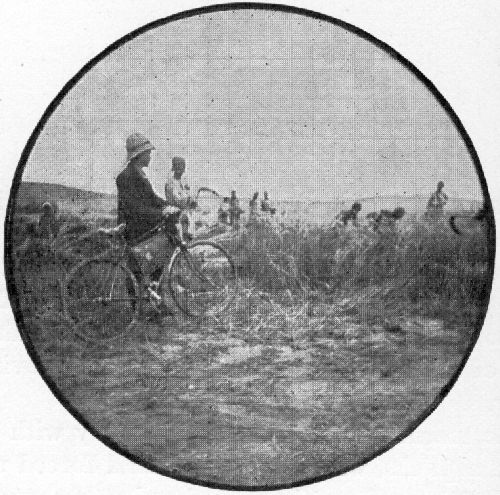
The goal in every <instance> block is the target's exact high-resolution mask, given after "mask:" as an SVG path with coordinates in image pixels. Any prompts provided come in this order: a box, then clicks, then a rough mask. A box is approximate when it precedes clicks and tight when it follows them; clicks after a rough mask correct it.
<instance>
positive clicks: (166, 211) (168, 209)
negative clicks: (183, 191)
mask: <svg viewBox="0 0 500 495" xmlns="http://www.w3.org/2000/svg"><path fill="white" fill-rule="evenodd" d="M180 211H181V210H180V208H177V206H165V208H163V210H162V212H161V214H162V215H163V216H164V217H169V216H170V215H175V214H176V213H179V212H180Z"/></svg>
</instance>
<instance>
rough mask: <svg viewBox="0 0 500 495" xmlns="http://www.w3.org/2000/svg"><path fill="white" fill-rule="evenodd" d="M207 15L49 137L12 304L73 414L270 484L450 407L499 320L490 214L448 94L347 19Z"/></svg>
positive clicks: (182, 19) (323, 465) (26, 221)
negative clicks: (493, 297)
mask: <svg viewBox="0 0 500 495" xmlns="http://www.w3.org/2000/svg"><path fill="white" fill-rule="evenodd" d="M224 9H225V10H220V8H219V10H214V9H212V10H204V11H200V12H196V13H187V14H185V15H184V16H178V17H177V18H175V19H173V20H172V19H167V20H164V21H161V22H157V23H154V24H152V25H150V26H146V27H145V28H143V29H141V30H139V31H138V32H135V33H132V34H131V35H130V36H128V37H126V38H125V39H123V40H121V41H120V42H119V43H117V44H116V45H113V46H112V47H110V48H108V49H107V50H106V51H105V52H103V53H102V54H101V55H100V56H98V57H97V58H96V59H94V60H93V61H91V62H90V63H89V65H88V66H86V67H85V68H84V70H83V71H82V72H81V73H79V74H78V75H77V76H76V77H75V79H74V80H72V81H71V82H70V83H69V84H68V85H67V86H66V87H65V88H64V90H63V91H62V93H61V95H60V96H59V97H58V98H57V99H56V100H55V102H54V103H53V105H51V106H50V107H49V109H48V111H47V113H46V114H45V115H44V117H43V118H42V120H41V124H40V126H38V127H37V129H36V130H35V132H34V133H33V137H32V140H31V141H30V143H28V146H27V148H26V152H25V154H24V155H23V157H22V159H21V163H20V166H19V169H18V174H17V176H16V178H15V180H14V186H13V189H12V195H11V201H10V204H9V212H8V216H7V223H6V227H7V237H6V239H7V246H6V247H7V249H6V261H7V263H6V266H7V279H8V286H9V293H10V297H11V302H12V306H13V309H14V312H15V315H16V319H17V322H18V325H19V328H20V330H21V334H22V336H23V339H24V341H25V343H26V346H27V348H28V350H29V352H30V354H31V356H32V358H33V359H34V360H35V362H36V363H37V364H38V365H39V369H40V370H41V371H42V372H43V375H44V378H45V379H46V381H47V382H48V384H49V385H50V386H51V388H52V390H53V391H54V392H55V393H56V394H57V396H58V397H59V398H60V400H61V401H62V402H63V403H64V405H65V406H66V407H67V408H68V409H69V410H70V411H71V412H72V413H73V414H74V415H76V416H77V417H78V418H79V420H80V421H81V422H83V423H84V424H85V426H86V427H87V428H88V429H89V430H90V431H92V433H94V434H95V435H97V436H98V437H99V438H101V439H102V440H103V441H105V442H106V443H107V444H108V445H110V446H112V447H113V448H115V449H116V450H117V451H119V452H121V453H124V454H126V455H128V456H129V457H130V458H132V459H133V460H135V461H136V462H139V463H141V464H143V465H145V466H147V467H149V468H150V469H153V470H156V471H158V472H160V473H162V474H167V475H170V476H174V477H177V478H180V479H184V480H186V481H190V482H192V483H201V484H205V485H209V486H219V487H231V488H239V489H248V488H269V489H271V488H278V487H284V486H291V485H298V484H301V483H307V482H312V481H315V480H319V479H322V478H325V477H329V476H333V475H336V474H339V473H342V472H344V471H346V470H349V469H352V468H354V467H356V466H358V465H360V464H361V463H364V462H366V461H368V460H370V459H371V458H373V457H374V456H375V455H377V454H379V453H382V452H383V451H385V450H387V449H388V448H389V447H391V446H392V445H393V444H394V443H395V442H397V441H399V440H400V439H401V438H403V437H404V436H406V435H407V434H408V433H410V432H411V431H412V430H413V429H414V428H415V427H416V426H418V424H419V423H420V422H421V421H422V420H423V419H424V418H425V417H426V416H427V415H428V414H429V413H430V412H431V411H432V410H433V409H434V408H435V407H436V406H437V404H438V403H439V401H440V400H441V398H442V397H443V396H444V395H445V394H446V392H447V391H448V390H449V387H450V386H451V385H452V384H453V382H454V380H455V379H456V377H457V375H458V373H459V371H460V369H461V367H462V366H463V365H464V363H465V360H466V359H467V356H468V355H469V353H470V351H471V349H472V347H473V345H474V343H475V341H476V339H477V337H478V332H479V330H480V328H481V325H482V322H483V319H484V316H485V312H486V309H487V304H488V299H489V292H490V287H491V278H492V273H493V257H494V252H493V246H494V222H493V214H492V210H491V203H490V200H489V196H488V193H487V189H486V182H485V179H484V177H483V174H482V171H481V168H480V164H479V160H478V157H477V156H476V153H475V151H474V148H473V146H472V143H471V142H470V139H469V138H468V136H467V134H466V132H465V130H464V129H463V127H462V125H461V124H460V122H459V120H458V118H457V117H456V115H455V114H454V113H453V111H452V110H451V108H449V105H448V104H447V102H446V100H445V99H444V98H443V97H442V96H441V95H439V93H438V92H437V90H436V89H435V88H434V87H433V86H432V83H430V82H429V81H427V80H426V79H425V77H424V76H423V75H422V74H420V73H419V72H418V70H417V69H415V68H414V67H413V66H411V64H410V63H409V62H408V61H406V60H405V59H404V58H403V57H401V56H400V55H398V54H397V53H395V52H394V51H393V50H391V49H390V48H389V47H387V46H385V45H384V44H383V43H381V42H379V41H377V40H375V39H373V38H371V37H370V36H369V35H368V34H366V33H364V32H362V31H360V30H359V29H357V28H354V27H352V26H349V25H346V24H344V23H342V22H341V21H336V20H333V19H328V18H323V17H322V16H319V15H317V16H313V15H310V14H307V15H306V13H305V12H301V11H298V10H292V9H288V8H285V7H283V8H282V9H281V8H280V10H277V9H276V8H275V9H268V8H263V7H261V8H257V7H255V8H249V7H246V8H241V7H240V8H236V9H229V7H224Z"/></svg>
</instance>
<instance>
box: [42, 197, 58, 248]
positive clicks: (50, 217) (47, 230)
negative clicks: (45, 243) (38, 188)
mask: <svg viewBox="0 0 500 495" xmlns="http://www.w3.org/2000/svg"><path fill="white" fill-rule="evenodd" d="M56 235H57V219H56V212H55V208H54V206H52V205H51V204H50V203H48V202H46V203H43V205H42V216H41V217H40V220H39V221H38V237H40V238H41V239H46V240H49V241H52V240H53V239H54V237H55V236H56Z"/></svg>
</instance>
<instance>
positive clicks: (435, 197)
mask: <svg viewBox="0 0 500 495" xmlns="http://www.w3.org/2000/svg"><path fill="white" fill-rule="evenodd" d="M443 188H444V182H443V181H439V182H438V184H437V187H436V190H435V191H434V192H433V193H432V194H431V196H430V198H429V201H428V202H427V206H426V211H425V218H427V219H429V220H432V219H434V220H435V219H439V218H441V217H442V216H443V214H444V207H445V206H446V203H447V202H448V196H447V195H446V193H445V192H444V191H443ZM361 210H362V206H361V203H359V202H355V203H353V205H352V206H351V208H350V209H349V210H344V211H341V212H340V213H339V214H338V215H337V217H336V219H337V221H338V222H339V224H340V225H343V226H347V225H349V223H351V225H355V226H357V225H358V224H359V219H358V217H359V214H360V212H361ZM405 213H406V212H405V209H404V208H403V207H401V206H398V207H396V208H395V209H394V210H385V209H382V210H380V211H378V212H377V211H373V212H370V213H368V214H367V215H366V219H367V220H368V223H369V225H370V226H371V228H372V229H373V230H374V231H379V230H380V229H381V228H383V227H389V228H394V227H395V226H396V224H397V222H398V221H399V220H401V219H402V218H403V217H404V215H405Z"/></svg>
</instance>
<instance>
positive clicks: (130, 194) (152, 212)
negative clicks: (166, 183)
mask: <svg viewBox="0 0 500 495" xmlns="http://www.w3.org/2000/svg"><path fill="white" fill-rule="evenodd" d="M116 185H117V187H118V197H119V203H120V204H119V208H120V209H122V210H125V211H129V212H133V213H134V215H136V216H139V217H155V218H156V217H161V212H162V209H163V208H164V207H165V201H164V200H163V199H161V198H160V197H159V196H157V195H156V194H155V192H154V191H153V188H152V187H151V184H150V183H149V181H148V180H144V181H140V182H137V181H134V182H129V181H127V180H117V181H116Z"/></svg>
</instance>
